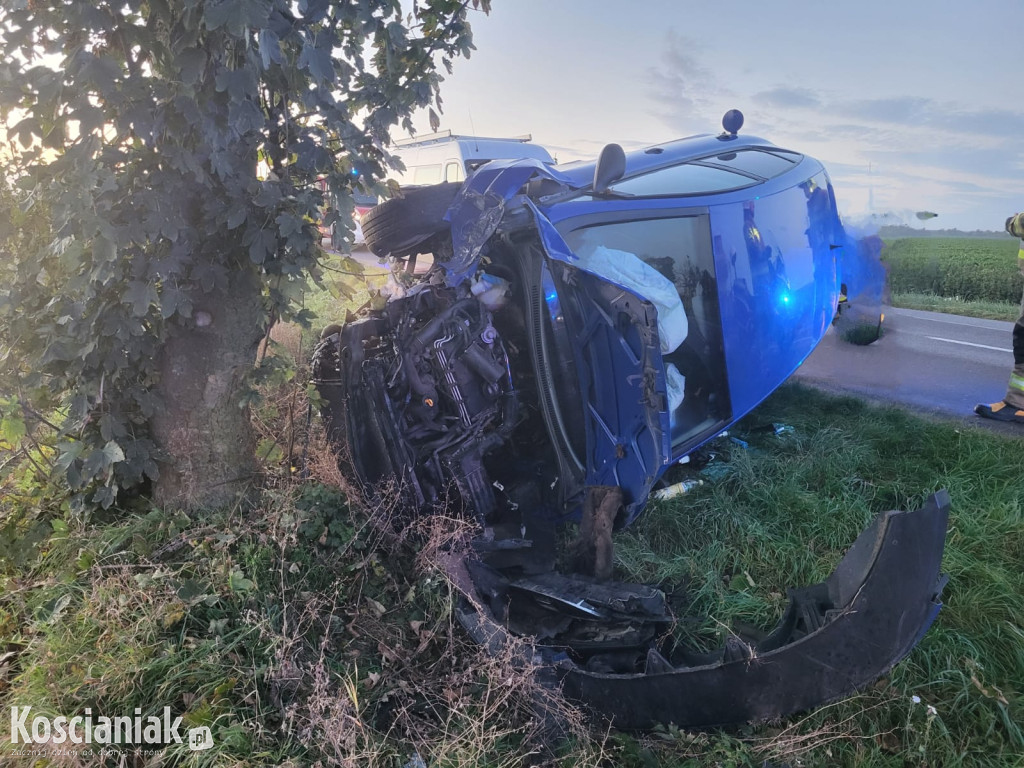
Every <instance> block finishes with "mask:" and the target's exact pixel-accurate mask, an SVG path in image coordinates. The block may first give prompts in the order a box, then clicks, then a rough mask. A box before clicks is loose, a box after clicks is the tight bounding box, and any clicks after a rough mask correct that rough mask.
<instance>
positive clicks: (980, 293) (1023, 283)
mask: <svg viewBox="0 0 1024 768" xmlns="http://www.w3.org/2000/svg"><path fill="white" fill-rule="evenodd" d="M1018 243H1019V241H1017V240H1013V239H1010V238H1006V239H998V240H997V239H981V238H953V237H950V238H904V239H900V240H893V241H891V242H888V243H886V246H887V247H886V248H885V250H884V251H883V252H882V259H883V261H885V263H886V264H887V265H888V267H889V287H890V289H891V290H892V293H893V295H894V296H896V295H900V294H924V295H931V296H939V297H943V298H947V299H958V300H963V301H968V302H972V301H988V302H1001V303H1007V304H1012V305H1014V306H1017V305H1019V304H1020V298H1021V291H1022V290H1024V276H1022V275H1021V273H1020V270H1019V268H1018V266H1017V249H1018Z"/></svg>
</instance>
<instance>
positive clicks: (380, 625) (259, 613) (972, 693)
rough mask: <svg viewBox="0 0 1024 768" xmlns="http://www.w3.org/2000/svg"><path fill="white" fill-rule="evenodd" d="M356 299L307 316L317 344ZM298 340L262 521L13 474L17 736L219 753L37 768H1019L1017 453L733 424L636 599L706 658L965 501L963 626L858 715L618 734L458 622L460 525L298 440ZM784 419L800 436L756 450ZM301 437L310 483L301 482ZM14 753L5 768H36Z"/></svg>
mask: <svg viewBox="0 0 1024 768" xmlns="http://www.w3.org/2000/svg"><path fill="white" fill-rule="evenodd" d="M338 296H344V292H343V291H340V290H339V291H337V293H335V292H332V291H327V292H325V293H323V294H314V293H311V294H310V301H309V304H308V305H307V306H310V307H311V308H313V305H314V304H316V303H317V302H319V304H317V305H316V308H315V311H317V312H318V314H320V313H322V316H324V320H322V321H321V324H322V323H324V322H328V321H331V320H334V319H335V317H334V313H336V312H337V309H336V306H337V297H338ZM352 300H353V301H354V302H356V303H361V299H355V298H354V299H352ZM320 305H322V308H321V306H320ZM279 332H280V333H282V334H283V336H282V337H281V338H280V342H281V344H280V346H278V347H277V348H276V349H277V351H278V353H282V352H283V351H287V352H288V353H289V354H291V355H293V356H294V358H295V359H296V360H298V361H299V363H300V370H299V372H298V375H296V376H295V377H294V379H292V382H293V383H292V384H281V385H278V388H277V389H275V390H274V391H268V392H266V393H265V396H264V399H263V403H262V405H261V407H260V409H259V413H258V419H257V427H258V428H259V430H260V432H261V435H262V436H263V438H264V442H265V443H267V444H269V445H270V446H271V447H276V448H282V450H268V451H267V452H266V453H265V454H264V455H265V456H266V459H267V462H268V467H267V473H268V484H267V490H266V491H265V492H264V494H263V497H262V500H261V502H260V504H259V505H258V506H256V507H254V508H251V509H235V510H225V511H223V512H221V513H220V514H218V515H215V516H212V517H209V518H203V519H200V518H196V519H190V518H188V517H186V516H183V515H177V516H169V515H165V514H163V513H161V512H160V511H159V510H153V509H150V508H148V507H147V506H146V505H145V504H144V503H141V502H140V503H138V504H137V505H136V506H134V507H130V508H125V509H121V510H118V511H117V512H116V514H112V515H111V516H109V517H107V518H104V519H97V520H93V521H91V522H90V523H89V524H88V525H86V524H84V523H83V522H82V521H80V520H76V519H75V518H73V517H70V516H69V515H68V514H67V513H66V511H63V510H61V508H60V500H59V497H56V496H54V495H53V494H52V493H48V492H42V491H38V492H37V491H36V490H34V489H32V488H26V487H25V484H24V483H23V482H22V484H21V485H18V483H19V480H18V478H17V476H16V473H14V472H13V470H12V469H11V467H7V468H6V469H5V470H4V477H2V478H0V480H3V481H4V482H5V483H10V485H6V486H5V488H4V491H5V492H6V491H8V490H11V489H14V488H15V487H17V490H18V493H5V494H4V495H2V496H0V712H8V711H9V707H11V706H14V705H31V706H33V707H34V709H35V711H36V712H50V713H54V714H73V713H76V712H81V711H82V710H83V709H84V708H86V707H89V708H91V709H92V710H93V712H95V713H100V712H103V713H107V714H120V713H131V712H133V710H134V708H135V707H138V708H140V709H141V710H142V712H143V713H144V714H150V713H158V712H159V711H161V709H162V707H164V706H169V707H171V708H172V710H173V711H174V713H175V714H180V715H182V716H183V717H184V718H185V721H186V722H185V725H186V727H188V726H189V725H208V726H209V727H210V728H211V729H212V731H213V735H214V740H215V746H214V748H213V749H212V750H210V751H208V752H190V751H188V750H187V749H186V748H185V747H184V746H183V745H172V746H168V747H166V748H162V749H158V750H156V751H155V752H153V753H149V754H144V753H141V752H131V751H125V752H122V753H121V754H119V755H114V756H110V757H108V758H101V757H97V756H92V757H89V756H87V755H84V754H80V755H78V756H77V757H75V758H74V759H72V760H71V761H70V762H67V761H64V762H62V761H61V760H58V759H53V760H51V761H50V762H49V763H42V764H49V765H55V766H56V765H154V766H155V765H160V766H164V765H167V766H169V765H186V766H214V765H232V766H238V767H239V768H246V767H248V766H264V765H266V766H269V765H275V766H276V765H287V766H305V765H312V764H316V763H319V764H322V765H343V766H348V765H351V766H357V765H358V766H364V765H366V766H389V767H391V766H395V768H397V767H398V766H403V765H405V764H407V763H408V761H410V760H412V759H413V758H414V756H417V755H418V756H419V757H420V758H421V759H422V761H423V764H425V765H429V766H431V767H432V768H433V766H456V765H458V766H462V765H471V766H521V765H524V766H525V765H535V764H555V765H566V766H569V765H602V766H626V767H627V768H632V767H633V766H635V767H636V768H641V767H642V768H647V767H648V766H655V765H664V766H704V765H721V766H763V765H784V764H788V765H791V766H796V765H804V766H818V765H829V766H833V765H836V766H867V767H868V768H874V767H878V768H882V767H883V766H885V767H886V768H888V767H889V766H893V767H895V766H899V767H900V768H906V766H952V767H953V768H960V767H961V766H962V767H964V768H967V767H968V766H1024V760H1022V758H1021V757H1020V755H1022V754H1024V733H1022V726H1021V723H1022V722H1024V717H1022V715H1021V706H1022V703H1024V701H1022V694H1024V629H1022V623H1021V619H1020V617H1021V616H1024V573H1022V568H1021V563H1024V475H1022V473H1021V472H1020V467H1021V460H1020V456H1021V451H1022V448H1024V440H1019V439H1018V440H1014V439H1009V438H1005V437H1001V436H998V435H993V434H990V433H987V432H983V431H980V430H974V429H971V428H965V427H960V426H951V425H946V424H942V423H933V422H925V421H921V420H919V419H916V418H914V417H912V416H910V415H908V414H905V413H903V412H901V411H899V410H895V409H881V408H877V407H873V406H869V405H866V404H864V403H863V402H861V401H858V400H855V399H851V398H836V397H831V396H826V395H824V394H821V393H818V392H815V391H813V390H809V389H805V388H801V387H798V386H787V387H785V388H783V389H782V390H780V391H779V392H778V393H776V395H775V396H773V397H772V398H771V399H769V400H768V401H767V402H766V403H764V404H763V405H762V406H761V407H760V408H758V409H757V411H755V413H754V414H752V415H751V416H750V417H748V418H747V420H746V421H745V422H744V424H742V425H740V427H739V431H740V433H744V432H745V434H742V436H743V437H744V439H746V440H747V442H748V443H749V444H750V449H749V450H741V449H740V448H739V447H738V446H737V445H736V444H734V443H724V444H723V445H722V446H719V450H720V452H721V453H722V454H723V455H725V456H726V457H727V459H728V460H727V461H722V462H718V463H717V464H712V465H711V469H710V471H709V472H708V475H707V480H708V482H707V483H706V484H705V485H704V486H702V487H701V488H700V489H698V490H696V491H693V492H691V493H690V494H687V495H686V496H684V497H681V498H679V499H676V500H673V501H671V502H665V503H660V504H656V505H653V506H652V508H651V509H650V510H649V511H648V513H647V514H646V515H645V516H644V517H642V518H641V519H640V520H639V521H638V523H637V524H636V525H635V526H634V527H633V528H632V529H631V530H630V531H627V532H624V533H622V534H619V535H618V536H617V540H616V558H617V565H616V567H617V571H618V574H617V575H618V576H620V577H622V578H630V579H636V580H640V581H644V582H649V583H657V584H660V585H662V586H663V587H664V588H666V589H667V590H668V591H669V592H670V593H673V594H674V595H676V596H677V597H678V598H679V599H678V600H677V601H676V602H677V605H678V610H679V615H680V616H681V617H682V619H683V620H682V621H681V622H680V627H681V631H682V633H683V634H684V635H685V637H686V639H687V640H688V641H689V642H692V643H694V644H696V645H702V646H705V647H711V646H714V645H717V644H719V643H720V642H721V641H722V639H723V636H724V633H725V632H726V631H727V628H728V627H729V626H730V625H731V624H733V623H734V622H743V623H746V624H755V625H760V626H765V627H766V626H770V625H771V624H773V623H774V621H775V620H776V618H777V616H778V615H779V612H780V611H781V609H782V607H783V605H784V593H785V587H787V586H792V585H798V584H802V583H810V582H813V581H817V580H820V579H822V578H823V577H825V576H826V575H827V574H828V573H829V572H830V571H831V569H832V568H833V566H834V565H835V564H836V562H837V561H838V559H839V558H840V556H841V555H842V552H843V550H844V548H845V547H846V546H848V545H849V544H850V543H851V542H852V541H853V540H854V538H855V537H856V535H857V533H858V532H859V531H860V530H861V528H863V526H864V525H866V524H867V522H868V521H869V520H870V519H871V518H872V516H873V515H875V514H876V513H878V512H879V511H882V510H885V509H890V508H910V507H915V506H917V505H919V504H920V503H921V501H922V499H924V498H925V497H926V496H927V495H928V494H929V493H931V492H933V491H935V490H937V489H939V488H942V487H945V488H948V489H949V491H950V494H951V496H952V499H953V511H952V519H951V529H950V533H949V536H948V541H947V548H946V554H945V559H944V570H946V571H948V572H949V574H950V577H951V580H950V584H949V586H948V587H947V589H946V592H945V596H944V599H945V603H946V606H945V607H944V609H943V611H942V612H941V613H940V615H939V618H938V620H937V622H936V624H935V625H934V626H933V627H932V629H931V630H930V631H929V632H928V634H927V635H926V636H925V637H924V639H923V640H922V642H921V644H920V645H919V646H918V647H917V648H916V649H915V650H914V651H913V652H912V653H911V654H910V656H909V657H908V658H907V659H905V660H904V661H903V662H901V663H900V664H899V665H898V666H897V667H896V668H895V669H894V670H893V672H892V673H891V674H890V675H889V676H888V677H887V678H885V679H884V680H881V681H879V682H878V683H876V684H875V685H873V686H872V687H871V688H869V689H868V690H866V691H863V692H861V693H859V694H857V695H856V696H854V697H851V698H850V699H847V700H845V701H842V702H838V703H835V704H832V705H830V706H828V707H825V708H822V709H820V710H817V711H815V712H811V713H805V714H803V715H801V716H798V717H794V718H791V719H789V720H786V721H784V722H781V723H770V724H767V725H764V724H762V725H756V726H747V727H742V728H738V729H733V730H730V731H710V732H706V733H692V732H686V731H681V730H679V729H675V728H664V729H660V730H659V731H657V732H655V733H652V734H643V735H636V734H621V733H616V732H611V733H608V732H607V731H605V730H603V729H601V728H600V727H594V728H592V729H587V728H584V727H583V726H582V725H581V721H580V719H579V715H578V714H577V713H574V712H573V711H572V710H571V709H567V708H566V705H564V703H560V702H558V701H557V698H554V699H553V698H552V697H551V696H550V695H547V694H545V693H544V692H543V691H541V690H540V689H539V687H538V685H537V683H536V682H535V681H534V680H533V678H532V676H531V675H529V674H524V672H523V670H521V669H519V668H517V667H516V665H515V664H513V663H512V662H511V661H510V659H509V658H507V657H498V658H492V657H489V656H487V655H486V654H485V653H483V652H482V651H481V650H480V649H479V648H476V647H475V646H473V645H472V644H471V643H470V642H469V641H468V639H467V638H466V637H465V635H464V634H463V633H462V631H461V629H460V628H459V627H458V626H457V624H456V623H455V622H454V621H453V618H452V612H451V609H452V601H453V599H454V593H453V588H452V587H451V585H450V584H449V583H448V582H447V581H446V580H445V579H444V578H443V577H442V576H441V575H440V574H439V573H438V571H437V570H436V568H435V567H434V566H433V565H432V563H433V557H434V555H435V554H436V553H437V552H438V551H439V550H443V549H444V548H445V547H446V546H448V542H450V540H451V538H452V537H451V531H452V529H453V528H455V527H458V525H460V524H459V523H457V522H454V521H446V520H431V519H425V520H422V521H420V522H419V523H418V524H417V525H416V526H414V527H413V528H412V529H406V530H405V531H404V532H402V533H401V534H399V533H398V532H397V531H398V528H397V527H396V526H395V525H394V524H393V523H392V522H391V521H392V518H393V514H394V510H388V509H373V510H367V509H363V508H361V507H360V506H358V505H355V504H352V503H350V500H349V498H348V496H347V495H346V493H345V491H344V488H343V484H342V482H341V480H340V478H339V476H338V474H337V470H336V467H335V465H334V462H333V459H332V457H331V456H330V455H329V454H328V453H327V451H326V449H325V447H324V446H323V445H322V443H321V442H319V440H320V438H319V437H318V436H317V431H316V430H313V433H312V435H311V436H308V435H307V433H306V431H305V429H304V426H303V421H302V417H301V415H302V414H304V413H305V410H306V405H305V400H304V399H303V393H302V392H301V391H298V392H297V391H296V386H295V383H294V382H301V381H303V380H304V377H305V375H306V374H305V373H304V371H303V370H302V369H301V365H302V363H301V361H302V360H303V356H304V353H308V350H309V349H311V340H310V339H309V338H308V337H307V336H306V335H305V334H303V333H300V332H299V331H298V330H296V329H295V328H291V329H289V328H288V327H284V328H282V329H281V330H280V331H279ZM771 422H782V423H785V424H788V425H791V426H792V427H793V428H794V429H793V431H792V432H787V433H783V434H781V435H779V436H775V435H772V434H770V433H768V432H764V431H758V430H757V429H756V427H757V426H759V425H762V424H767V423H771ZM307 439H309V440H310V447H309V450H308V456H309V457H310V466H309V469H310V471H311V473H312V476H311V477H310V478H308V479H297V478H296V474H297V473H294V472H292V471H291V466H292V463H293V461H294V460H295V458H296V456H297V454H298V452H299V447H300V446H304V445H305V444H306V441H307ZM285 444H287V450H283V446H284V445H285ZM680 471H682V470H680ZM29 507H31V510H29ZM28 512H31V514H28ZM21 519H26V520H28V521H29V523H30V524H26V525H22V524H21V523H20V522H19V520H21ZM915 697H916V699H917V701H915ZM541 700H543V701H546V702H548V706H554V707H555V708H556V710H557V712H556V716H555V717H553V718H552V717H548V716H544V712H543V710H542V709H539V708H538V707H539V702H540V701H541ZM5 742H6V740H5V739H3V738H0V764H3V765H11V766H18V765H35V764H37V763H35V761H34V760H29V759H22V758H19V757H17V756H16V755H14V753H13V752H11V751H10V749H9V747H10V745H9V744H7V743H5ZM411 764H412V765H416V763H415V762H413V763H411Z"/></svg>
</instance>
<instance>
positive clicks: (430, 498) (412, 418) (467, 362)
mask: <svg viewBox="0 0 1024 768" xmlns="http://www.w3.org/2000/svg"><path fill="white" fill-rule="evenodd" d="M500 282H501V281H498V283H499V284H497V285H496V284H495V283H494V282H492V283H489V284H482V283H479V282H478V283H475V284H473V290H472V291H471V290H470V286H468V285H463V286H460V287H459V288H457V289H452V288H445V287H440V286H436V285H430V284H428V283H420V284H418V285H417V286H415V288H414V289H413V290H411V291H410V292H409V293H408V294H407V295H406V296H404V297H402V298H400V299H392V300H391V301H389V302H388V303H387V304H386V305H385V306H384V308H383V309H381V310H376V311H369V312H367V313H366V316H365V317H362V318H360V319H357V320H355V321H354V322H350V323H348V324H347V325H346V326H345V328H344V329H343V330H342V331H339V332H338V333H336V334H332V335H329V337H328V338H326V339H325V340H324V342H323V343H322V344H321V348H320V349H318V353H317V355H316V356H315V359H314V375H315V377H316V379H317V380H318V382H320V386H321V391H324V389H325V388H324V386H323V384H324V383H328V384H330V382H331V380H334V381H335V382H337V384H339V385H341V389H342V392H341V393H340V394H341V395H342V397H343V399H344V401H345V402H344V403H343V405H344V406H345V407H344V408H343V409H341V410H335V411H334V412H335V413H336V414H342V413H343V414H346V415H347V418H348V420H349V424H348V427H349V430H350V433H349V439H350V440H353V441H355V442H358V443H359V444H360V448H359V450H353V451H350V454H351V455H350V459H351V461H352V463H353V465H354V469H355V470H356V474H357V476H358V477H359V478H360V479H361V480H362V481H363V482H364V483H365V484H367V485H370V484H373V483H374V482H375V481H376V480H383V479H387V478H388V476H389V475H390V476H392V477H397V478H399V479H400V482H401V483H402V484H403V486H404V487H403V488H402V491H403V492H404V493H406V494H408V498H409V499H410V500H411V501H413V502H414V503H415V504H416V505H417V506H418V507H420V508H422V507H424V506H429V505H432V504H434V503H435V502H436V501H438V499H439V498H441V497H442V496H443V494H444V493H445V492H446V490H447V486H448V484H449V483H450V482H452V481H454V483H455V485H456V488H457V491H458V494H459V496H460V497H461V498H462V500H463V502H464V503H465V504H466V506H467V507H468V508H470V509H472V510H473V511H474V512H475V514H476V515H477V516H478V518H480V519H481V520H485V519H488V518H489V517H490V516H491V515H492V513H493V512H494V511H495V507H496V502H495V495H494V488H493V487H492V481H491V479H490V478H489V476H488V474H487V472H486V470H485V468H484V466H483V457H484V455H485V454H487V453H488V452H490V451H493V450H494V449H495V448H497V447H499V446H501V445H502V444H504V443H505V441H506V440H507V438H508V437H509V435H510V434H511V432H512V430H513V429H514V428H515V426H516V422H517V414H518V412H519V403H518V395H517V392H516V389H515V387H514V385H513V380H512V373H511V367H510V365H509V358H508V351H507V350H506V347H505V342H504V341H503V339H502V337H501V335H500V334H499V332H498V330H497V329H496V328H495V325H494V316H493V314H492V312H491V308H495V307H496V305H497V301H496V299H495V294H496V293H502V292H503V291H502V289H501V286H500ZM474 292H475V293H476V294H479V297H478V296H477V295H474ZM328 397H330V395H329V394H328ZM325 417H326V418H328V419H330V418H331V416H330V415H329V413H328V412H325ZM335 418H336V416H335ZM330 427H331V428H330V429H329V432H330V433H331V435H332V439H334V440H336V441H337V440H340V439H341V438H342V437H343V435H342V434H341V432H343V431H344V426H343V425H341V424H332V425H330Z"/></svg>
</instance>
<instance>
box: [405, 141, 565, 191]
mask: <svg viewBox="0 0 1024 768" xmlns="http://www.w3.org/2000/svg"><path fill="white" fill-rule="evenodd" d="M532 138H533V137H532V136H530V135H529V134H527V135H525V136H516V137H513V138H509V139H492V138H486V137H483V136H458V135H455V134H453V133H452V132H451V131H441V132H440V133H431V134H428V135H426V136H417V137H415V138H411V139H400V140H398V141H396V142H395V146H394V149H393V150H392V154H394V155H395V156H396V157H397V158H398V159H399V160H401V161H402V163H403V164H404V165H405V170H404V171H397V172H395V173H393V174H391V176H390V178H392V179H394V180H395V181H397V182H398V184H399V185H400V186H402V187H409V186H416V187H420V186H426V185H428V184H441V183H444V182H451V183H458V182H462V181H464V180H465V179H466V177H467V176H468V175H470V174H471V173H472V172H473V171H474V170H476V169H477V168H479V167H480V166H481V165H483V164H484V163H487V162H490V161H491V160H508V159H515V160H518V159H522V158H530V159H533V160H539V161H540V162H541V163H543V164H544V165H554V163H555V161H554V159H553V158H552V157H551V154H550V153H549V152H548V151H547V150H546V149H544V147H542V146H540V145H539V144H533V143H531V142H532Z"/></svg>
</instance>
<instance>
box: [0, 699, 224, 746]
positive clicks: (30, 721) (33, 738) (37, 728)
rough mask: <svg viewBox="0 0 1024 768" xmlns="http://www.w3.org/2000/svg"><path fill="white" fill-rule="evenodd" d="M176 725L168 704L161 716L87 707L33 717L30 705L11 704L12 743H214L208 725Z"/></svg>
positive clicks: (197, 744) (146, 744)
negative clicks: (71, 713) (103, 711)
mask: <svg viewBox="0 0 1024 768" xmlns="http://www.w3.org/2000/svg"><path fill="white" fill-rule="evenodd" d="M179 728H181V718H180V717H175V718H173V719H172V718H171V708H170V707H164V711H163V717H158V716H157V715H147V716H145V717H143V715H142V710H141V709H136V710H135V714H134V715H124V716H115V717H107V716H106V715H99V716H97V717H93V714H92V710H91V709H89V708H88V707H86V709H85V714H84V715H75V716H74V717H64V716H63V715H59V716H58V717H52V718H51V717H45V716H43V715H36V716H34V717H33V716H32V707H11V744H24V745H35V746H42V745H46V746H49V745H51V744H54V745H63V744H68V743H70V744H102V745H110V744H117V745H124V746H158V745H164V744H172V743H174V744H181V743H182V742H185V743H186V744H188V747H189V749H193V750H197V751H198V750H203V749H209V748H210V747H212V746H213V734H212V733H210V729H209V728H208V727H207V726H205V725H201V726H198V727H196V728H189V729H188V731H187V732H186V735H185V736H182V734H181V732H180V731H179V730H178V729H179Z"/></svg>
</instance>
